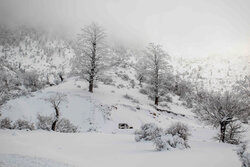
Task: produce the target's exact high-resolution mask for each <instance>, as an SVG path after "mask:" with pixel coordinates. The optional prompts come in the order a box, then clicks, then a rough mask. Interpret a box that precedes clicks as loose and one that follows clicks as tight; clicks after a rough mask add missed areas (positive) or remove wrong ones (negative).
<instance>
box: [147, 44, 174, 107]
mask: <svg viewBox="0 0 250 167" xmlns="http://www.w3.org/2000/svg"><path fill="white" fill-rule="evenodd" d="M169 58H170V57H169V55H168V54H167V53H166V52H165V51H164V50H163V49H162V47H161V46H160V45H156V44H154V43H150V44H149V45H148V47H147V49H146V51H145V62H146V66H147V68H146V69H145V70H147V73H148V76H149V83H150V84H151V85H152V86H153V91H154V99H155V105H158V102H159V90H160V89H161V83H162V80H163V78H164V75H165V74H166V73H167V71H168V70H169V68H170V65H169V63H168V60H169Z"/></svg>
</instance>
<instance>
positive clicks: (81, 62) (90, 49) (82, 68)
mask: <svg viewBox="0 0 250 167" xmlns="http://www.w3.org/2000/svg"><path fill="white" fill-rule="evenodd" d="M105 37H106V35H105V32H104V30H103V28H102V27H100V26H99V25H97V24H95V23H92V24H90V25H88V26H86V27H85V28H83V29H82V30H81V33H80V34H78V38H77V44H76V45H77V46H76V54H77V56H76V59H75V70H76V71H77V72H78V73H80V74H81V75H82V76H83V78H84V79H86V80H87V81H88V82H89V92H93V88H94V81H95V79H97V76H98V74H99V72H100V71H101V70H102V69H103V68H104V66H105V50H106V48H105V44H104V42H105V41H104V40H105Z"/></svg>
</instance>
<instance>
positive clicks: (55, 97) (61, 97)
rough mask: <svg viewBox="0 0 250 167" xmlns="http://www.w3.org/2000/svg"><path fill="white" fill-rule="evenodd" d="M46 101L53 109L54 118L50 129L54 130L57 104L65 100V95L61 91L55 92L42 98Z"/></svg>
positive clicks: (57, 118)
mask: <svg viewBox="0 0 250 167" xmlns="http://www.w3.org/2000/svg"><path fill="white" fill-rule="evenodd" d="M44 100H45V101H46V102H48V103H50V104H51V107H53V108H54V109H55V112H56V114H55V120H54V121H53V123H52V127H51V130H53V131H55V130H56V123H57V122H58V121H59V106H60V104H61V103H63V102H66V101H67V95H66V94H63V93H56V94H55V95H52V96H50V97H49V98H46V99H44Z"/></svg>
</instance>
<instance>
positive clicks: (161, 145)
mask: <svg viewBox="0 0 250 167" xmlns="http://www.w3.org/2000/svg"><path fill="white" fill-rule="evenodd" d="M153 142H154V145H155V149H156V150H157V151H162V150H170V149H172V148H178V149H185V148H188V147H189V146H188V144H187V142H186V141H185V140H184V139H183V138H181V137H180V136H179V135H172V134H166V135H162V136H159V137H157V138H155V139H154V140H153Z"/></svg>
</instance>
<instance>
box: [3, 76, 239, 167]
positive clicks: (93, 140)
mask: <svg viewBox="0 0 250 167" xmlns="http://www.w3.org/2000/svg"><path fill="white" fill-rule="evenodd" d="M131 76H132V75H131ZM113 78H115V77H113ZM115 79H116V82H115V84H120V83H122V81H118V79H119V78H115ZM123 84H124V85H126V82H124V83H123ZM86 88H87V84H86V82H84V81H82V80H80V79H79V78H69V79H67V80H66V81H65V82H64V83H62V84H59V85H58V86H53V87H48V88H46V89H43V90H41V91H39V92H35V93H33V94H32V95H30V96H27V97H20V98H17V99H14V100H10V101H9V102H8V103H7V104H6V105H4V107H3V108H2V112H1V114H2V118H4V117H9V118H11V120H13V121H15V120H17V119H20V118H21V119H25V120H29V121H31V122H33V123H36V122H37V118H36V117H37V114H41V115H52V114H53V113H54V111H53V108H52V107H51V106H50V104H49V103H46V102H45V101H44V98H46V97H49V96H50V95H52V94H55V93H57V92H61V93H65V94H66V95H67V98H68V102H67V103H64V104H62V105H61V106H60V113H61V116H62V117H64V118H67V119H69V120H70V121H71V122H72V123H73V124H75V125H77V126H78V127H79V130H80V131H81V132H80V133H74V134H72V133H71V134H63V133H56V132H47V131H42V130H36V131H24V130H21V131H18V130H0V166H3V167H6V166H13V167H16V166H18V167H27V166H37V167H40V166H48V167H57V166H68V165H69V166H88V167H98V166H105V167H106V166H108V167H116V166H120V167H122V166H124V167H128V166H130V167H140V166H141V167H147V166H149V167H151V166H154V165H156V166H168V165H169V166H175V167H183V166H185V167H200V166H203V167H217V166H223V167H224V166H225V167H238V166H240V161H239V158H238V157H237V154H236V152H235V151H234V149H235V148H236V147H235V146H233V145H229V144H222V143H218V142H216V141H214V140H213V137H214V136H215V134H216V133H217V131H216V130H215V129H213V128H211V127H208V126H204V125H203V124H202V123H201V122H199V121H198V120H197V119H196V118H195V117H194V114H193V113H192V112H191V110H190V109H187V108H185V107H184V106H183V105H181V101H179V100H178V97H177V96H173V103H169V105H168V106H169V107H168V108H167V109H168V110H171V111H173V112H175V113H178V114H183V115H185V116H181V115H177V116H176V115H173V114H169V113H164V112H159V111H156V110H155V109H154V108H153V107H152V105H150V104H152V101H150V100H149V99H148V97H147V96H146V95H143V94H141V93H139V88H137V87H135V88H131V87H128V86H125V87H124V88H117V86H112V85H104V84H102V83H99V84H98V88H95V89H94V91H95V92H94V94H91V93H89V92H88V91H87V89H86ZM126 94H127V95H130V96H131V97H133V98H134V99H136V100H138V102H136V103H135V102H133V101H131V100H130V99H126V98H124V95H126ZM138 107H139V109H136V108H138ZM177 121H180V122H183V123H185V124H187V125H188V126H189V128H190V130H191V134H192V135H191V137H190V140H189V144H190V146H191V148H190V149H186V150H178V149H174V150H171V151H162V152H157V151H155V149H154V146H153V144H152V143H151V142H139V143H138V142H135V140H134V135H133V132H134V129H137V128H139V127H140V125H141V124H142V123H148V122H154V123H156V124H157V125H159V126H161V127H162V128H167V127H168V126H169V125H171V123H173V122H177ZM118 123H128V124H129V125H130V126H133V127H134V129H132V130H119V129H118ZM90 129H92V130H93V129H95V130H96V131H97V132H87V131H88V130H90Z"/></svg>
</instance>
